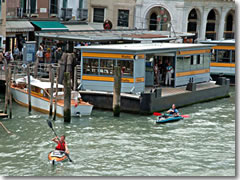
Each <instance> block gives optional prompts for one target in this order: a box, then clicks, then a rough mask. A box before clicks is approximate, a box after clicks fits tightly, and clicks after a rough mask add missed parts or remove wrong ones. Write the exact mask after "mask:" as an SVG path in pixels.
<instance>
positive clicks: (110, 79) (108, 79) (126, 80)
mask: <svg viewBox="0 0 240 180" xmlns="http://www.w3.org/2000/svg"><path fill="white" fill-rule="evenodd" d="M82 80H87V81H106V82H114V77H106V76H86V75H83V76H82ZM121 80H122V82H123V83H134V79H133V78H121ZM136 82H144V78H143V77H142V78H136Z"/></svg>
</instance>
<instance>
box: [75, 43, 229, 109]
mask: <svg viewBox="0 0 240 180" xmlns="http://www.w3.org/2000/svg"><path fill="white" fill-rule="evenodd" d="M212 46H213V45H211V44H177V43H152V44H120V45H118V44H114V45H98V46H84V47H78V49H80V50H81V54H82V59H81V85H80V87H81V95H82V97H83V99H84V100H85V101H88V102H90V103H92V104H93V105H94V106H95V107H96V108H103V109H109V110H110V109H112V94H113V93H112V92H113V85H114V72H113V70H114V66H120V67H121V68H122V69H123V70H122V78H121V80H122V85H121V92H122V93H121V110H122V111H127V112H134V113H152V112H154V111H157V110H158V111H161V110H165V109H167V108H169V107H170V106H171V104H172V103H175V104H176V106H178V107H179V106H185V105H189V104H193V103H197V102H202V101H208V100H212V99H216V98H222V97H226V96H228V89H229V80H228V79H226V78H224V77H221V79H220V80H219V81H217V83H215V82H212V81H210V80H211V77H210V59H211V48H212ZM155 59H158V60H161V61H162V62H163V63H164V62H166V61H167V62H170V63H171V65H172V66H173V68H174V72H173V75H172V78H171V83H172V86H171V87H167V86H161V85H160V86H156V85H154V73H153V65H154V64H153V63H154V60H155Z"/></svg>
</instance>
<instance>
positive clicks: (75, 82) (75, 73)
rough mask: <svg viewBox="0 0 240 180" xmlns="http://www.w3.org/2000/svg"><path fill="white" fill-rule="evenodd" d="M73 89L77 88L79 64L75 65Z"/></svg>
mask: <svg viewBox="0 0 240 180" xmlns="http://www.w3.org/2000/svg"><path fill="white" fill-rule="evenodd" d="M73 81H74V82H73V90H74V91H76V90H77V66H75V67H74V78H73Z"/></svg>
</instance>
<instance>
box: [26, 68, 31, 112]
mask: <svg viewBox="0 0 240 180" xmlns="http://www.w3.org/2000/svg"><path fill="white" fill-rule="evenodd" d="M27 79H28V112H29V113H30V112H31V111H32V104H31V80H30V68H29V64H28V65H27Z"/></svg>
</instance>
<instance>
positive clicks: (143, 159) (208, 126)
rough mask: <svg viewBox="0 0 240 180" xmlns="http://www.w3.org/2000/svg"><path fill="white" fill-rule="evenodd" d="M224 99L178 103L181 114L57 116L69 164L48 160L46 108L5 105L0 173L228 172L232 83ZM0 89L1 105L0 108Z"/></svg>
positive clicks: (232, 139)
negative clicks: (163, 118)
mask: <svg viewBox="0 0 240 180" xmlns="http://www.w3.org/2000/svg"><path fill="white" fill-rule="evenodd" d="M230 95H231V97H230V98H225V99H219V100H216V101H211V102H207V103H200V104H195V105H192V106H189V107H185V108H181V109H179V110H180V111H181V112H182V114H188V115H190V118H185V119H184V120H182V121H178V122H174V123H170V124H163V125H162V124H156V123H155V120H156V117H154V116H141V115H132V114H126V113H122V114H121V117H120V118H115V117H113V116H112V112H107V111H100V110H94V111H93V113H92V116H88V117H81V118H74V119H72V122H71V123H64V122H63V119H60V118H59V119H57V120H56V121H55V122H54V123H53V125H54V129H55V131H56V133H57V134H58V135H61V134H65V135H66V140H67V143H68V147H69V150H70V157H71V158H72V160H73V161H74V163H70V162H65V163H63V164H59V165H57V166H52V165H51V164H50V163H49V162H48V160H47V154H48V152H49V151H51V150H52V149H54V148H55V144H54V143H53V142H51V139H52V138H53V137H54V134H53V132H52V130H51V129H50V128H49V127H48V124H47V122H46V119H47V118H48V115H45V114H41V113H39V112H35V111H33V112H32V114H31V115H29V114H28V112H27V108H24V107H21V106H19V105H17V104H16V103H14V104H13V119H3V120H0V121H1V122H3V124H4V125H5V126H6V127H7V128H8V129H9V130H10V131H11V132H12V133H13V135H8V134H7V133H6V132H5V131H4V130H3V129H2V128H1V127H0V175H1V176H234V175H235V167H236V166H235V89H234V87H231V90H230ZM3 98H4V96H3V95H2V96H1V98H0V99H1V106H2V107H0V108H1V109H3V104H4V103H3Z"/></svg>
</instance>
